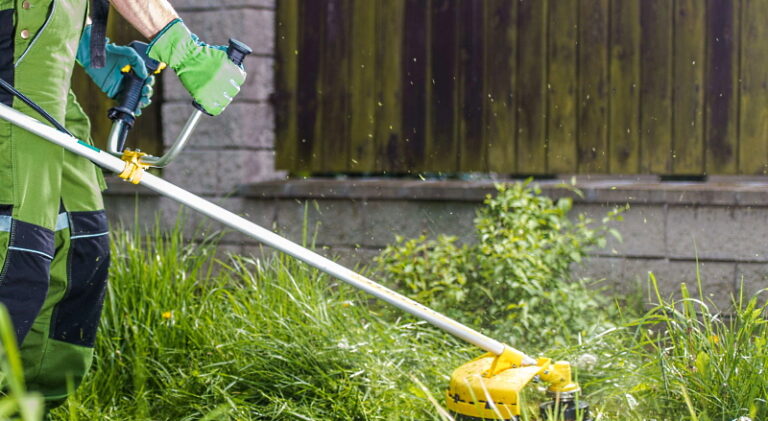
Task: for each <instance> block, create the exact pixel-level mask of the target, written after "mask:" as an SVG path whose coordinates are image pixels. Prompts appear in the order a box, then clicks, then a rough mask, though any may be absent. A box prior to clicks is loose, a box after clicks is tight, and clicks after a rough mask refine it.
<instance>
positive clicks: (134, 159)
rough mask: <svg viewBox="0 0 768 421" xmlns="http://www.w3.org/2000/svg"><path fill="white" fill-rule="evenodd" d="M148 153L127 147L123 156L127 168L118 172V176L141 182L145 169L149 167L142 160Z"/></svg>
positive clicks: (133, 181) (135, 182)
mask: <svg viewBox="0 0 768 421" xmlns="http://www.w3.org/2000/svg"><path fill="white" fill-rule="evenodd" d="M146 155H147V154H145V153H144V152H139V151H132V150H129V149H126V150H125V152H123V156H122V158H121V159H122V160H123V161H125V168H124V169H123V172H121V173H120V174H118V177H120V178H122V179H123V180H126V181H130V182H131V183H133V184H139V182H141V177H142V176H143V175H144V170H146V169H147V168H149V165H148V164H145V163H143V162H141V157H142V156H146Z"/></svg>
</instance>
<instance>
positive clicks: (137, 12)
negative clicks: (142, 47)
mask: <svg viewBox="0 0 768 421" xmlns="http://www.w3.org/2000/svg"><path fill="white" fill-rule="evenodd" d="M111 2H112V6H114V7H115V9H117V11H118V12H119V13H120V14H121V15H122V16H123V17H124V18H125V20H127V21H128V23H130V24H131V25H132V26H133V27H134V28H136V30H137V31H139V32H140V33H141V34H142V35H144V36H145V37H147V39H150V40H151V39H152V38H154V36H155V35H157V34H158V33H159V32H160V31H161V30H162V29H163V28H165V27H166V26H167V25H168V24H169V23H171V21H173V20H174V19H178V18H179V14H178V13H176V10H174V9H173V6H171V4H170V3H169V2H168V1H167V0H111Z"/></svg>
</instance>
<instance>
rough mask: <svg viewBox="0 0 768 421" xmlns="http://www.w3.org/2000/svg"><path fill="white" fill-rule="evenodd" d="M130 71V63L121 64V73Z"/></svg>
mask: <svg viewBox="0 0 768 421" xmlns="http://www.w3.org/2000/svg"><path fill="white" fill-rule="evenodd" d="M130 71H131V65H130V64H126V65H125V66H123V68H122V69H120V72H121V73H128V72H130Z"/></svg>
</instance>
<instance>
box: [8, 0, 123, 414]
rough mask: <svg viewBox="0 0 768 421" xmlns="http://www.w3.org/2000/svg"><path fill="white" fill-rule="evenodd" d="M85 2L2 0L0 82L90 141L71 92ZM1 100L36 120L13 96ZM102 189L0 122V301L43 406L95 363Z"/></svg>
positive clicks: (50, 147) (60, 156)
mask: <svg viewBox="0 0 768 421" xmlns="http://www.w3.org/2000/svg"><path fill="white" fill-rule="evenodd" d="M87 3H88V2H87V0H0V77H2V78H3V79H6V80H7V81H8V82H10V83H12V84H13V85H14V86H15V87H16V89H18V90H19V91H21V92H22V93H23V94H25V95H27V96H28V97H29V98H31V99H32V100H33V101H34V102H36V103H37V104H39V105H40V106H41V107H42V108H43V109H45V110H46V111H47V112H48V113H49V114H51V115H52V116H53V117H54V118H55V119H57V120H58V121H60V122H63V123H64V126H65V127H66V128H67V129H68V130H69V131H71V132H72V133H73V134H74V135H75V136H77V137H79V138H80V139H83V140H87V141H90V135H89V132H90V124H89V122H88V119H87V117H86V116H85V114H84V113H83V110H82V109H81V108H80V106H79V105H78V104H77V102H76V101H75V96H74V95H73V93H72V91H71V90H70V78H71V76H72V69H73V66H74V64H75V52H76V51H77V47H78V41H79V39H80V35H81V33H82V30H83V27H84V24H85V19H86V14H87V9H88V7H87ZM8 79H11V80H8ZM0 101H2V102H4V103H6V104H12V106H13V107H14V108H16V109H17V110H20V111H22V112H24V113H26V114H28V115H30V116H32V117H34V118H37V119H40V116H39V115H37V114H36V113H35V112H34V111H32V110H31V109H30V108H29V107H27V106H26V105H24V104H22V103H21V101H19V100H18V99H16V98H11V97H9V96H7V95H4V96H2V97H0ZM103 185H104V184H103V179H102V176H101V172H100V170H99V169H97V168H96V167H95V166H94V165H93V164H92V163H90V162H89V161H87V160H86V159H84V158H81V157H78V156H76V155H74V154H72V153H70V152H67V151H64V150H63V149H62V148H61V147H59V146H55V145H54V144H52V143H50V142H48V141H46V140H44V139H40V138H38V137H36V136H34V135H32V134H30V133H28V132H26V131H24V130H22V129H20V128H18V127H16V126H13V125H12V124H10V123H8V122H6V121H2V120H0V265H1V267H2V270H1V271H0V302H2V303H3V304H5V305H6V307H8V310H9V312H10V314H11V319H12V321H13V324H14V328H15V330H16V335H17V338H18V339H19V341H20V342H21V344H22V345H21V351H22V359H23V362H24V367H25V373H26V376H27V384H28V387H29V389H30V390H36V391H39V392H41V393H42V394H43V395H44V396H45V397H46V399H47V400H48V401H49V402H51V403H54V402H60V401H62V400H63V399H64V398H66V396H67V394H68V384H69V385H70V387H71V385H72V384H74V385H78V384H79V383H80V381H81V380H82V377H83V376H84V375H85V373H86V371H87V370H88V368H89V366H90V364H91V360H92V357H93V343H94V340H95V335H96V328H97V325H98V320H99V317H100V313H101V307H102V302H103V299H104V293H105V289H106V279H107V269H108V266H109V240H108V236H107V234H108V231H107V230H108V228H107V223H106V215H105V213H104V205H103V202H102V198H101V190H102V187H103Z"/></svg>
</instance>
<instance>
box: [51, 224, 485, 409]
mask: <svg viewBox="0 0 768 421" xmlns="http://www.w3.org/2000/svg"><path fill="white" fill-rule="evenodd" d="M113 250H114V262H113V266H112V271H111V284H110V290H109V294H108V297H109V298H108V301H107V302H106V304H105V309H104V316H103V321H102V324H101V328H100V334H99V339H98V343H97V348H96V349H97V358H96V364H95V365H96V367H95V370H94V371H93V373H92V374H91V375H90V376H89V377H88V379H87V382H86V384H84V385H83V387H81V389H80V390H79V391H78V392H77V394H76V396H75V397H74V398H73V399H70V401H69V405H68V406H67V407H65V408H62V409H60V410H57V411H56V412H55V417H56V418H55V419H60V420H94V419H99V420H150V419H151V420H193V419H194V420H199V419H211V420H212V419H216V420H225V419H237V420H257V419H258V420H288V419H290V420H296V419H307V420H310V419H311V420H401V419H402V420H408V419H414V420H416V419H418V420H430V419H435V420H437V419H440V415H439V414H438V410H437V409H436V407H435V405H434V404H433V403H430V399H436V400H437V401H439V402H441V401H442V396H441V395H438V394H441V393H442V390H443V388H444V387H445V384H446V383H447V376H448V375H449V374H450V372H451V370H452V369H453V368H455V367H456V366H458V365H459V364H460V363H462V362H464V361H466V360H467V359H468V358H469V357H470V356H474V354H476V353H477V352H476V351H475V350H471V352H467V351H468V349H467V348H466V347H465V346H464V345H463V344H460V343H458V342H457V341H455V340H454V339H453V338H451V337H449V336H447V335H446V334H443V333H442V332H439V331H436V330H434V329H433V328H430V327H428V326H425V325H424V324H422V323H420V322H414V321H412V320H383V319H382V317H383V316H380V315H377V314H375V313H372V312H371V311H370V309H369V307H368V303H367V300H368V297H362V296H359V295H358V293H357V292H356V291H353V290H351V289H349V288H348V287H346V286H344V285H338V284H336V283H334V282H333V281H330V280H329V279H328V278H327V277H326V276H325V275H322V274H320V273H318V272H317V271H315V270H311V269H308V268H307V267H306V266H305V265H302V264H299V263H297V262H295V261H294V260H293V259H289V258H285V257H280V256H274V257H272V258H269V259H267V260H253V259H246V258H242V257H233V258H231V259H229V260H217V259H216V257H215V252H216V250H215V244H214V242H213V241H204V242H203V243H198V244H185V243H184V242H183V240H182V235H181V234H180V233H179V232H174V233H170V234H163V233H160V232H155V233H154V234H153V235H151V236H149V237H144V238H142V237H138V236H136V235H135V234H131V233H125V232H122V233H118V234H117V235H115V237H114V238H113Z"/></svg>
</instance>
